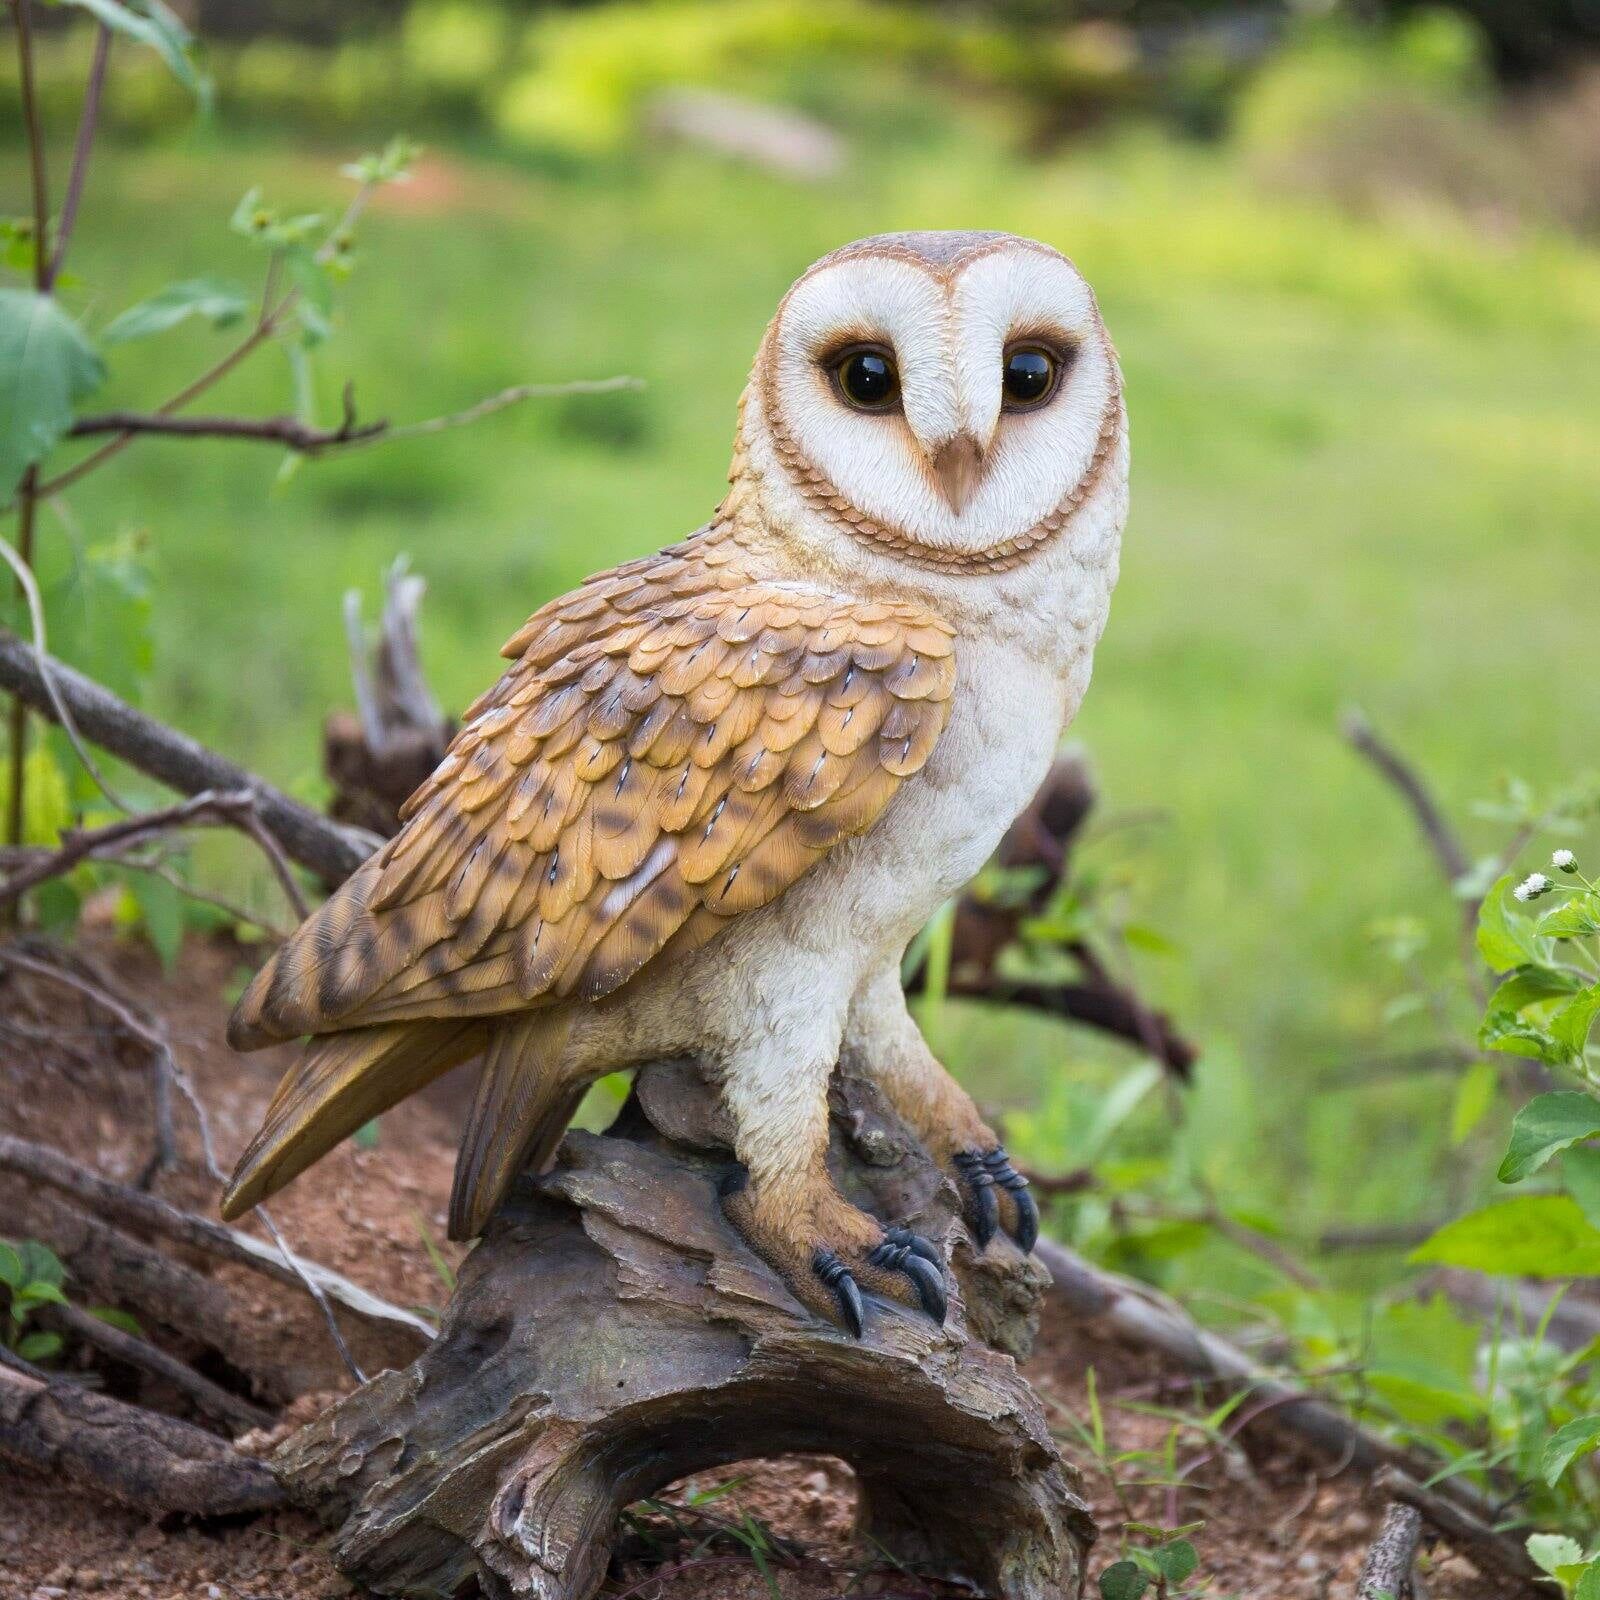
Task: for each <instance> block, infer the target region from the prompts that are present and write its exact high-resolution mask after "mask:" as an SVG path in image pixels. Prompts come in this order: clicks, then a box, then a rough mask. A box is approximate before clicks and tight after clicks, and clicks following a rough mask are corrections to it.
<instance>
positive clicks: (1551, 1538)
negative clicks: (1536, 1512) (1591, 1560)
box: [1528, 1533, 1583, 1573]
mask: <svg viewBox="0 0 1600 1600" xmlns="http://www.w3.org/2000/svg"><path fill="white" fill-rule="evenodd" d="M1528 1554H1529V1555H1530V1556H1532V1557H1533V1561H1534V1565H1535V1566H1537V1567H1538V1568H1539V1570H1540V1571H1541V1572H1550V1573H1554V1572H1555V1571H1556V1569H1557V1568H1558V1567H1570V1566H1573V1565H1574V1564H1575V1563H1577V1562H1580V1561H1582V1560H1583V1548H1582V1546H1581V1545H1579V1543H1578V1541H1577V1540H1576V1539H1569V1538H1567V1537H1566V1535H1565V1534H1560V1533H1530V1534H1529V1535H1528Z"/></svg>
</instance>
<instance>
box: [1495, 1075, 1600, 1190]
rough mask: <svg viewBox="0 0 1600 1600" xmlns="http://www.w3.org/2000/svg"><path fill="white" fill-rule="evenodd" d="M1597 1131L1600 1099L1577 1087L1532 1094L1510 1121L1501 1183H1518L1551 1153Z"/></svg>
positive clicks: (1598, 1128) (1599, 1124)
mask: <svg viewBox="0 0 1600 1600" xmlns="http://www.w3.org/2000/svg"><path fill="white" fill-rule="evenodd" d="M1597 1133H1600V1100H1596V1099H1594V1098H1593V1097H1592V1096H1590V1095H1587V1094H1583V1093H1581V1092H1580V1091H1579V1090H1576V1089H1563V1090H1560V1091H1559V1092H1557V1093H1555V1094H1541V1095H1535V1096H1534V1098H1533V1099H1532V1100H1530V1101H1529V1102H1528V1103H1527V1105H1525V1106H1524V1107H1523V1108H1522V1109H1521V1110H1520V1111H1519V1112H1518V1113H1517V1116H1516V1121H1514V1122H1513V1123H1512V1124H1511V1142H1510V1144H1509V1145H1507V1147H1506V1154H1505V1159H1504V1160H1503V1161H1502V1162H1501V1163H1500V1173H1499V1177H1500V1181H1501V1183H1519V1182H1521V1180H1522V1179H1523V1178H1526V1177H1528V1176H1529V1175H1530V1174H1532V1173H1535V1172H1537V1171H1538V1170H1539V1168H1540V1167H1542V1166H1543V1165H1544V1164H1545V1162H1547V1161H1548V1160H1549V1159H1550V1158H1551V1156H1553V1155H1555V1154H1557V1153H1558V1152H1559V1151H1562V1150H1565V1149H1566V1148H1567V1146H1568V1145H1573V1144H1576V1143H1577V1142H1578V1141H1579V1140H1580V1139H1587V1138H1590V1137H1591V1136H1592V1135H1594V1134H1597Z"/></svg>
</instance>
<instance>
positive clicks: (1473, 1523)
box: [1034, 1239, 1542, 1600]
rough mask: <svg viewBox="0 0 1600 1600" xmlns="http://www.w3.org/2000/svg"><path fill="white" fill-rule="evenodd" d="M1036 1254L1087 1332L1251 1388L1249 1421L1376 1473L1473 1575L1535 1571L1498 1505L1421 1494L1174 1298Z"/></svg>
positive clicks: (1397, 1460)
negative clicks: (1499, 1527) (1464, 1559)
mask: <svg viewBox="0 0 1600 1600" xmlns="http://www.w3.org/2000/svg"><path fill="white" fill-rule="evenodd" d="M1034 1248H1035V1252H1036V1253H1037V1255H1038V1257H1039V1259H1040V1260H1041V1261H1042V1262H1043V1263H1044V1265H1045V1266H1046V1268H1048V1270H1049V1273H1050V1276H1051V1278H1052V1279H1053V1280H1054V1284H1055V1293H1056V1294H1057V1295H1058V1296H1059V1297H1060V1299H1061V1301H1062V1303H1063V1304H1064V1305H1065V1306H1066V1308H1067V1310H1068V1312H1069V1313H1070V1314H1071V1315H1072V1316H1073V1317H1075V1318H1076V1319H1077V1321H1078V1323H1079V1325H1080V1326H1081V1327H1082V1328H1083V1330H1084V1331H1086V1332H1088V1333H1089V1334H1091V1335H1098V1336H1100V1337H1102V1338H1106V1339H1110V1340H1112V1341H1114V1342H1115V1343H1118V1344H1121V1345H1123V1346H1125V1347H1129V1348H1132V1349H1135V1350H1139V1351H1142V1352H1145V1353H1149V1352H1155V1353H1157V1354H1159V1355H1160V1356H1161V1357H1162V1358H1163V1359H1164V1360H1165V1361H1167V1362H1170V1363H1171V1364H1172V1365H1174V1366H1176V1367H1178V1368H1180V1369H1181V1370H1182V1371H1184V1372H1186V1373H1188V1374H1189V1375H1190V1376H1191V1377H1192V1378H1194V1379H1197V1380H1198V1381H1200V1382H1202V1383H1215V1384H1220V1385H1222V1386H1224V1387H1225V1388H1227V1389H1229V1390H1233V1391H1240V1390H1246V1391H1248V1392H1249V1393H1250V1394H1252V1395H1253V1396H1255V1397H1256V1403H1255V1405H1254V1411H1253V1415H1254V1417H1255V1418H1257V1419H1259V1423H1260V1424H1262V1425H1269V1426H1272V1427H1275V1428H1278V1429H1281V1430H1283V1431H1284V1432H1285V1433H1287V1434H1288V1435H1289V1436H1290V1437H1292V1438H1293V1439H1294V1440H1295V1441H1296V1442H1297V1443H1298V1444H1300V1445H1301V1446H1302V1447H1304V1448H1306V1449H1308V1450H1310V1451H1311V1452H1312V1453H1313V1454H1315V1455H1317V1456H1320V1457H1322V1458H1323V1460H1325V1461H1330V1462H1333V1463H1336V1465H1337V1469H1338V1470H1343V1469H1345V1468H1351V1469H1354V1470H1355V1471H1358V1472H1363V1473H1369V1474H1376V1477H1375V1480H1374V1482H1375V1486H1376V1487H1377V1488H1378V1489H1379V1490H1380V1491H1381V1492H1382V1493H1383V1494H1385V1495H1386V1496H1387V1497H1388V1498H1390V1499H1393V1500H1401V1501H1404V1502H1405V1503H1406V1504H1408V1505H1415V1506H1416V1507H1417V1509H1418V1510H1419V1511H1421V1512H1422V1514H1423V1516H1424V1517H1426V1518H1427V1519H1428V1520H1429V1521H1430V1522H1433V1523H1434V1525H1435V1526H1436V1527H1438V1528H1439V1529H1440V1531H1441V1532H1442V1533H1444V1534H1445V1536H1446V1537H1447V1538H1448V1539H1450V1541H1451V1543H1453V1544H1454V1545H1456V1547H1457V1548H1458V1549H1460V1550H1461V1551H1462V1552H1463V1553H1464V1554H1466V1555H1468V1556H1469V1557H1470V1558H1471V1559H1472V1561H1473V1562H1474V1564H1475V1565H1477V1566H1478V1567H1479V1569H1480V1570H1490V1571H1492V1572H1494V1573H1495V1574H1497V1575H1505V1576H1510V1577H1513V1578H1518V1579H1531V1578H1532V1577H1533V1576H1534V1575H1535V1572H1536V1569H1534V1568H1533V1565H1532V1562H1531V1561H1529V1560H1528V1558H1527V1557H1526V1556H1525V1555H1524V1554H1523V1553H1522V1549H1521V1546H1520V1545H1518V1544H1517V1543H1516V1541H1515V1540H1514V1539H1512V1538H1510V1537H1509V1536H1502V1535H1500V1534H1497V1533H1494V1532H1493V1524H1494V1522H1495V1521H1496V1513H1495V1508H1494V1507H1493V1506H1492V1505H1490V1504H1489V1502H1488V1501H1487V1500H1485V1499H1484V1498H1483V1496H1482V1495H1480V1494H1478V1493H1477V1492H1476V1491H1475V1490H1474V1489H1473V1488H1472V1487H1471V1486H1470V1485H1469V1484H1466V1483H1463V1482H1460V1481H1459V1480H1456V1479H1445V1480H1443V1481H1442V1482H1440V1483H1439V1484H1438V1485H1437V1486H1436V1487H1435V1488H1434V1489H1431V1490H1423V1489H1421V1488H1420V1487H1419V1486H1418V1485H1417V1483H1416V1482H1415V1481H1414V1479H1413V1478H1412V1477H1411V1476H1410V1473H1411V1472H1412V1471H1417V1472H1425V1471H1426V1469H1425V1467H1424V1466H1423V1465H1422V1464H1421V1463H1419V1462H1415V1461H1413V1460H1411V1458H1410V1457H1409V1456H1408V1454H1407V1452H1406V1451H1404V1450H1402V1449H1400V1448H1399V1447H1398V1446H1396V1445H1393V1444H1391V1443H1389V1441H1388V1440H1386V1439H1384V1438H1382V1437H1380V1436H1379V1435H1378V1434H1376V1433H1373V1432H1372V1431H1370V1430H1369V1429H1367V1428H1364V1427H1362V1426H1361V1424H1360V1423H1358V1422H1355V1421H1353V1420H1352V1419H1351V1418H1350V1417H1348V1416H1346V1415H1345V1414H1344V1413H1343V1412H1342V1411H1339V1410H1337V1409H1336V1408H1335V1407H1333V1406H1331V1405H1328V1404H1326V1403H1325V1402H1323V1401H1321V1400H1318V1399H1317V1398H1316V1397H1315V1396H1313V1395H1312V1394H1310V1393H1309V1392H1308V1391H1306V1390H1305V1389H1303V1388H1300V1387H1299V1386H1297V1385H1296V1384H1293V1383H1289V1382H1286V1381H1284V1380H1283V1379H1281V1378H1278V1377H1275V1376H1273V1375H1272V1374H1271V1373H1269V1372H1268V1371H1267V1370H1266V1369H1265V1368H1264V1367H1262V1366H1261V1365H1260V1364H1259V1363H1258V1362H1256V1361H1255V1360H1254V1359H1253V1358H1252V1357H1250V1356H1249V1355H1247V1354H1246V1353H1245V1352H1244V1351H1243V1350H1241V1349H1239V1347H1238V1346H1237V1345H1235V1344H1232V1343H1230V1342H1229V1341H1228V1340H1227V1339H1224V1338H1223V1337H1222V1336H1221V1335H1220V1334H1216V1333H1213V1332H1211V1331H1210V1330H1209V1329H1207V1328H1202V1327H1201V1326H1200V1325H1199V1324H1198V1323H1196V1322H1195V1320H1194V1319H1193V1318H1192V1317H1191V1316H1190V1315H1189V1314H1188V1312H1187V1311H1185V1310H1184V1309H1183V1308H1182V1307H1181V1306H1180V1305H1179V1304H1178V1303H1177V1302H1176V1301H1175V1300H1172V1299H1169V1298H1168V1297H1167V1296H1166V1295H1164V1294H1162V1293H1160V1291H1158V1290H1156V1289H1153V1288H1151V1287H1150V1286H1149V1285H1148V1284H1142V1283H1136V1282H1134V1281H1133V1280H1132V1279H1131V1278H1123V1277H1119V1276H1118V1275H1117V1274H1116V1273H1111V1272H1106V1271H1104V1270H1102V1269H1101V1268H1099V1267H1096V1266H1094V1265H1092V1264H1091V1263H1090V1262H1088V1261H1085V1260H1084V1259H1083V1257H1081V1256H1080V1255H1078V1254H1077V1253H1076V1252H1075V1251H1073V1250H1069V1249H1068V1248H1067V1247H1066V1246H1065V1245H1061V1244H1058V1243H1056V1241H1055V1240H1053V1239H1040V1240H1039V1241H1038V1243H1037V1245H1035V1247H1034ZM1256 1425H1257V1424H1256V1423H1255V1422H1252V1424H1251V1426H1256ZM1430 1507H1431V1508H1432V1509H1430ZM1485 1563H1487V1564H1488V1566H1487V1568H1486V1567H1485ZM1522 1592H1526V1593H1527V1594H1528V1595H1529V1596H1530V1597H1532V1596H1533V1595H1536V1594H1539V1593H1541V1592H1542V1591H1540V1590H1538V1589H1535V1588H1532V1587H1530V1588H1528V1589H1527V1590H1526V1591H1521V1590H1519V1591H1518V1593H1522ZM1507 1600H1510V1597H1509V1595H1508V1596H1507Z"/></svg>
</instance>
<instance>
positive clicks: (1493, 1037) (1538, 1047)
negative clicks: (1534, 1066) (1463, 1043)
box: [1478, 1011, 1567, 1064]
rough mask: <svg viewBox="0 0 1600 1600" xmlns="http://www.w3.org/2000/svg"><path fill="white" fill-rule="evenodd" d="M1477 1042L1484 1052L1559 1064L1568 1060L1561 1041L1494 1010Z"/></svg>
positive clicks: (1513, 1016) (1506, 1013) (1509, 1014)
mask: <svg viewBox="0 0 1600 1600" xmlns="http://www.w3.org/2000/svg"><path fill="white" fill-rule="evenodd" d="M1478 1043H1479V1044H1481V1045H1482V1046H1483V1048H1484V1049H1485V1050H1498V1051H1500V1052H1501V1053H1502V1054H1504V1055H1512V1056H1528V1057H1530V1058H1531V1059H1533V1060H1534V1061H1548V1062H1551V1063H1552V1064H1559V1063H1561V1062H1564V1061H1565V1060H1566V1059H1567V1047H1566V1046H1565V1045H1564V1044H1562V1043H1561V1041H1560V1040H1559V1039H1557V1038H1556V1037H1555V1036H1554V1035H1553V1034H1551V1033H1549V1032H1548V1031H1546V1030H1545V1029H1544V1028H1541V1027H1539V1026H1538V1025H1537V1024H1535V1023H1532V1022H1524V1021H1523V1020H1522V1018H1521V1017H1519V1016H1517V1015H1516V1014H1515V1013H1514V1012H1511V1011H1491V1012H1490V1013H1489V1015H1488V1016H1486V1017H1485V1018H1484V1019H1483V1022H1482V1023H1481V1024H1480V1026H1479V1028H1478Z"/></svg>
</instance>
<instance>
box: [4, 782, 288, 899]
mask: <svg viewBox="0 0 1600 1600" xmlns="http://www.w3.org/2000/svg"><path fill="white" fill-rule="evenodd" d="M251 824H254V827H252V826H251ZM195 827H229V828H237V829H239V830H240V831H241V832H243V833H246V834H248V835H249V837H250V838H251V839H252V840H254V841H255V842H256V843H258V844H259V845H261V847H262V849H263V851H264V852H265V854H266V856H267V859H268V861H269V862H271V863H272V866H273V870H274V872H276V873H277V874H278V877H279V882H280V883H283V885H284V890H285V893H286V894H287V895H288V896H289V900H290V905H291V906H292V907H293V908H294V910H295V911H296V913H297V914H298V915H299V916H301V917H304V916H305V914H306V906H305V900H304V898H303V896H302V895H301V893H300V886H299V884H297V883H295V882H294V878H293V876H292V874H291V873H290V872H289V869H288V867H287V864H286V863H285V862H284V860H283V851H282V848H281V846H279V844H278V842H277V841H276V840H275V839H273V838H272V836H271V835H270V834H268V833H267V832H266V831H265V830H264V829H262V828H261V826H260V819H259V818H258V817H257V816H256V814H255V796H254V794H252V793H251V791H250V790H248V789H241V790H238V791H235V792H232V793H226V794H218V793H216V792H215V791H213V790H210V789H203V790H201V792H200V793H199V794H197V795H195V796H194V797H193V798H192V799H189V800H184V801H181V802H180V803H179V804H177V805H172V806H164V807H162V808H161V809H160V810H158V811H142V812H137V813H135V814H134V815H133V816H130V817H124V818H123V819H122V820H121V821H120V822H108V823H106V824H105V825H104V826H103V827H99V828H69V829H67V830H66V831H65V832H64V833H63V834H62V835H61V843H60V844H59V845H58V846H57V847H56V848H55V849H53V850H50V849H39V850H31V851H28V852H27V853H26V857H25V861H24V864H23V865H22V866H20V867H18V868H17V870H16V871H15V872H13V873H12V874H11V876H10V877H8V878H7V879H5V881H4V882H0V905H4V904H5V903H6V902H8V901H12V900H15V899H17V898H18V897H19V896H20V895H23V894H26V893H27V891H28V890H29V889H32V888H35V887H36V886H37V885H39V884H41V883H44V882H45V881H46V880H47V879H50V878H57V877H60V876H61V875H62V874H63V873H66V872H70V871H71V870H72V869H73V868H74V867H75V866H77V865H78V863H79V862H81V861H88V860H96V861H104V860H107V859H119V858H123V857H125V856H126V855H127V853H128V852H129V851H130V850H133V849H136V848H137V847H138V846H140V845H143V844H147V843H149V841H150V840H151V839H153V838H156V837H158V836H159V835H161V834H164V833H170V832H172V831H173V830H174V829H179V828H195ZM128 864H129V865H134V866H139V865H149V863H141V862H130V863H128ZM285 880H287V881H285ZM241 915H245V913H241ZM248 920H251V921H254V920H255V918H254V917H253V916H250V917H249V918H248Z"/></svg>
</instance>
